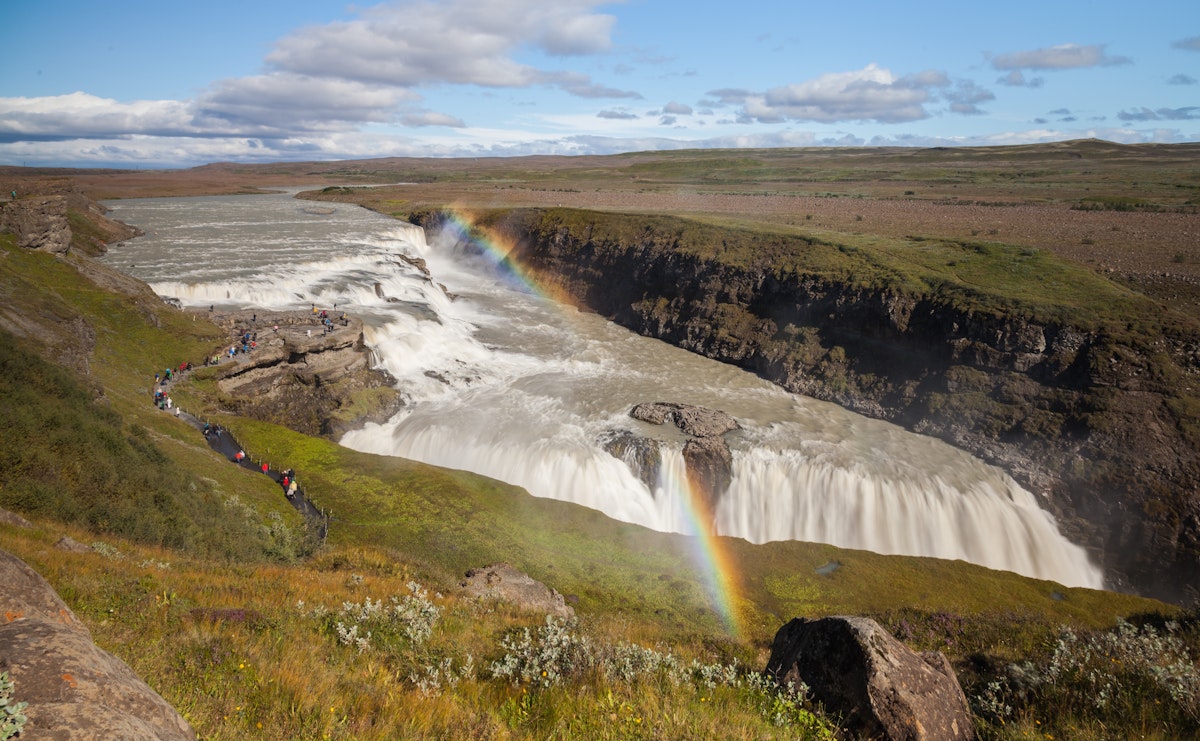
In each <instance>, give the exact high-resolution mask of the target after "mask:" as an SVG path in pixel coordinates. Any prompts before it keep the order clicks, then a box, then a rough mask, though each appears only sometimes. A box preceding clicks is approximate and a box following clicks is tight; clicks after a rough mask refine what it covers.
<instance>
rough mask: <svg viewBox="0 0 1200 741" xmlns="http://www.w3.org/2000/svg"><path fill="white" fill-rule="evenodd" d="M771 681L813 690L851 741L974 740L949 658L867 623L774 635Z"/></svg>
mask: <svg viewBox="0 0 1200 741" xmlns="http://www.w3.org/2000/svg"><path fill="white" fill-rule="evenodd" d="M767 673H768V674H770V675H771V676H772V677H774V678H775V681H777V682H779V683H781V684H783V683H787V682H796V683H799V682H803V683H804V684H805V685H807V686H808V688H809V689H810V690H811V691H812V693H813V695H814V697H815V698H816V699H817V700H818V701H819V702H821V703H822V704H823V705H824V706H825V708H826V709H827V710H829V711H832V712H833V713H835V714H838V715H841V716H842V717H843V718H844V722H843V725H844V727H846V728H847V729H848V730H849V731H850V732H851V734H853V736H852V737H853V738H881V739H896V740H899V739H905V740H912V741H917V740H919V739H929V741H955V740H957V739H963V740H966V739H974V738H975V728H974V726H973V725H972V723H971V712H970V710H969V708H968V707H967V699H966V696H965V695H963V691H962V687H960V686H959V684H958V678H957V677H955V676H954V671H953V670H952V669H951V668H950V663H949V662H948V661H947V660H946V657H945V656H943V655H942V654H940V653H936V652H931V653H927V654H919V655H918V654H916V653H914V652H913V651H912V650H911V649H909V648H908V647H907V646H905V645H904V644H903V643H900V642H899V641H897V640H896V639H895V638H893V637H892V636H891V635H890V634H889V633H888V632H887V631H886V630H884V629H883V628H882V627H880V626H879V624H878V623H876V622H875V621H874V620H871V619H869V618H861V617H828V618H822V619H820V620H805V619H804V618H796V619H794V620H792V621H791V622H789V623H788V624H787V625H785V626H783V627H782V628H780V629H779V632H778V633H776V634H775V641H774V643H772V644H771V658H770V659H769V660H768V661H767Z"/></svg>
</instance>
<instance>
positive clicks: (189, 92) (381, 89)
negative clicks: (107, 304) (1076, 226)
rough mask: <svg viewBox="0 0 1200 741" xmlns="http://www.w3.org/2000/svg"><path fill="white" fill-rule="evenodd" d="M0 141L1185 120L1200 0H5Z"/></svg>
mask: <svg viewBox="0 0 1200 741" xmlns="http://www.w3.org/2000/svg"><path fill="white" fill-rule="evenodd" d="M0 49H2V50H3V54H4V57H3V59H2V60H0V164H7V165H28V166H72V167H111V166H116V167H130V168H133V167H137V168H162V167H171V168H174V167H190V166H194V165H200V164H205V163H209V162H275V161H293V160H337V159H355V158H368V157H391V156H419V157H449V156H457V157H480V156H514V155H526V154H561V155H575V154H611V153H618V152H630V151H644V150H661V149H680V148H711V147H791V146H864V145H872V146H873V145H900V146H974V145H993V144H1023V143H1033V142H1047V141H1061V140H1068V139H1079V138H1089V137H1093V138H1100V139H1106V140H1109V141H1116V142H1123V143H1139V142H1182V141H1198V140H1200V2H1197V0H1142V2H1138V3H1129V2H1127V1H1125V0H1122V1H1121V2H1115V1H1114V0H1090V1H1089V2H1077V1H1076V0H1039V1H1038V2H1028V1H1026V0H1009V1H1008V2H1003V3H1000V2H989V1H986V0H984V1H981V2H963V0H956V2H940V1H937V2H932V1H931V2H922V1H921V0H910V2H896V1H895V0H892V1H891V2H887V3H883V2H874V1H873V0H870V1H864V2H845V3H832V2H820V3H818V2H809V1H808V0H725V1H724V2H713V1H711V0H689V1H688V2H680V1H679V0H675V1H674V2H668V1H667V0H626V1H625V2H597V1H596V0H396V1H394V2H382V3H372V2H367V3H363V4H346V3H344V2H333V1H329V0H237V1H234V0H205V1H204V2H163V0H153V1H148V0H147V1H143V0H109V1H107V2H96V1H95V0H88V2H77V1H76V0H37V2H33V1H32V0H0Z"/></svg>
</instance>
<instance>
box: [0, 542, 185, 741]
mask: <svg viewBox="0 0 1200 741" xmlns="http://www.w3.org/2000/svg"><path fill="white" fill-rule="evenodd" d="M0 584H4V585H5V588H4V589H3V590H0V615H2V616H3V622H2V623H0V670H2V671H7V672H8V673H9V676H10V677H11V678H12V680H13V683H14V685H15V687H16V692H15V694H16V698H17V699H18V700H19V701H20V702H27V703H29V706H28V707H27V708H26V709H25V715H26V716H27V718H28V721H27V722H26V724H25V728H24V730H23V731H22V732H21V738H26V737H28V738H30V739H69V738H129V739H133V738H153V739H162V740H164V741H172V740H174V739H194V738H195V737H196V734H195V732H194V731H193V730H192V728H191V726H189V725H188V723H187V721H185V720H184V719H183V717H182V716H181V715H180V714H179V713H178V712H177V711H176V710H175V709H174V708H173V707H171V706H170V705H169V704H168V703H167V701H166V700H164V699H163V698H162V697H161V696H159V694H158V693H157V692H155V691H154V690H152V689H151V688H150V687H149V686H148V685H147V684H146V683H145V682H143V681H142V680H141V679H140V678H139V677H138V676H137V675H136V674H134V672H133V670H132V669H130V668H129V666H128V665H126V664H125V662H123V661H121V660H120V659H118V658H117V657H115V656H113V655H112V654H110V653H108V652H107V651H104V650H102V649H101V648H99V647H97V646H96V645H95V644H94V643H93V642H92V637H91V634H90V633H89V632H88V630H87V628H86V627H85V626H84V625H83V624H82V623H81V622H79V619H78V618H76V617H75V614H74V613H72V612H71V610H70V608H68V607H67V606H66V604H65V603H64V602H63V601H62V600H61V599H59V597H58V595H57V594H55V593H54V590H53V589H52V588H51V587H50V585H49V584H47V583H46V580H45V579H43V578H42V577H41V576H39V575H38V574H37V573H36V572H35V571H34V570H33V569H31V568H29V566H27V565H26V564H25V563H24V562H23V561H21V560H20V559H19V558H17V557H16V556H13V555H11V554H9V553H6V552H4V551H0Z"/></svg>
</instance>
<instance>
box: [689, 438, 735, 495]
mask: <svg viewBox="0 0 1200 741" xmlns="http://www.w3.org/2000/svg"><path fill="white" fill-rule="evenodd" d="M683 460H684V461H685V462H686V463H687V474H688V483H690V484H691V485H692V491H694V492H696V493H698V494H699V495H700V496H701V497H703V498H704V501H705V502H707V503H708V510H709V512H712V510H713V508H714V507H716V505H717V501H718V500H719V499H720V498H721V495H722V494H724V493H725V491H726V490H727V489H729V482H730V481H731V480H732V479H733V454H732V453H730V452H729V445H727V444H726V443H725V439H724V438H721V437H700V438H696V439H695V440H688V441H687V442H686V443H684V445H683Z"/></svg>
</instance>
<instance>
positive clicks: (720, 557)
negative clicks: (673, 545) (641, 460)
mask: <svg viewBox="0 0 1200 741" xmlns="http://www.w3.org/2000/svg"><path fill="white" fill-rule="evenodd" d="M666 487H667V488H668V489H669V490H670V491H668V492H667V493H668V495H673V498H674V500H675V501H678V502H680V504H681V506H682V508H683V513H684V516H685V519H686V521H687V524H688V526H689V530H690V532H688V533H687V535H689V536H690V537H689V541H690V543H691V546H692V547H691V557H692V561H693V563H694V564H695V566H696V568H697V569H698V570H699V572H700V575H701V577H702V578H703V580H704V583H705V586H706V587H707V588H708V594H709V597H710V598H711V599H712V601H713V608H714V609H715V610H716V612H717V615H718V616H719V617H720V619H721V622H722V624H724V626H725V629H726V630H727V631H729V633H731V634H732V635H733V636H735V637H741V635H742V625H741V621H740V620H739V617H738V610H737V607H736V604H735V603H736V602H737V601H738V595H739V594H740V593H741V589H740V585H739V584H738V580H737V574H738V569H737V565H736V563H735V561H734V558H733V553H732V550H731V549H730V547H729V543H730V539H729V538H725V537H721V536H719V535H717V533H716V528H715V525H714V523H715V522H716V520H715V519H714V515H715V513H714V512H713V511H712V508H711V507H709V506H708V503H707V502H706V501H705V499H704V497H703V496H702V495H701V494H700V493H699V492H698V491H697V490H696V487H694V486H692V484H691V482H689V481H688V480H687V476H679V475H670V474H668V476H667V482H666Z"/></svg>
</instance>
